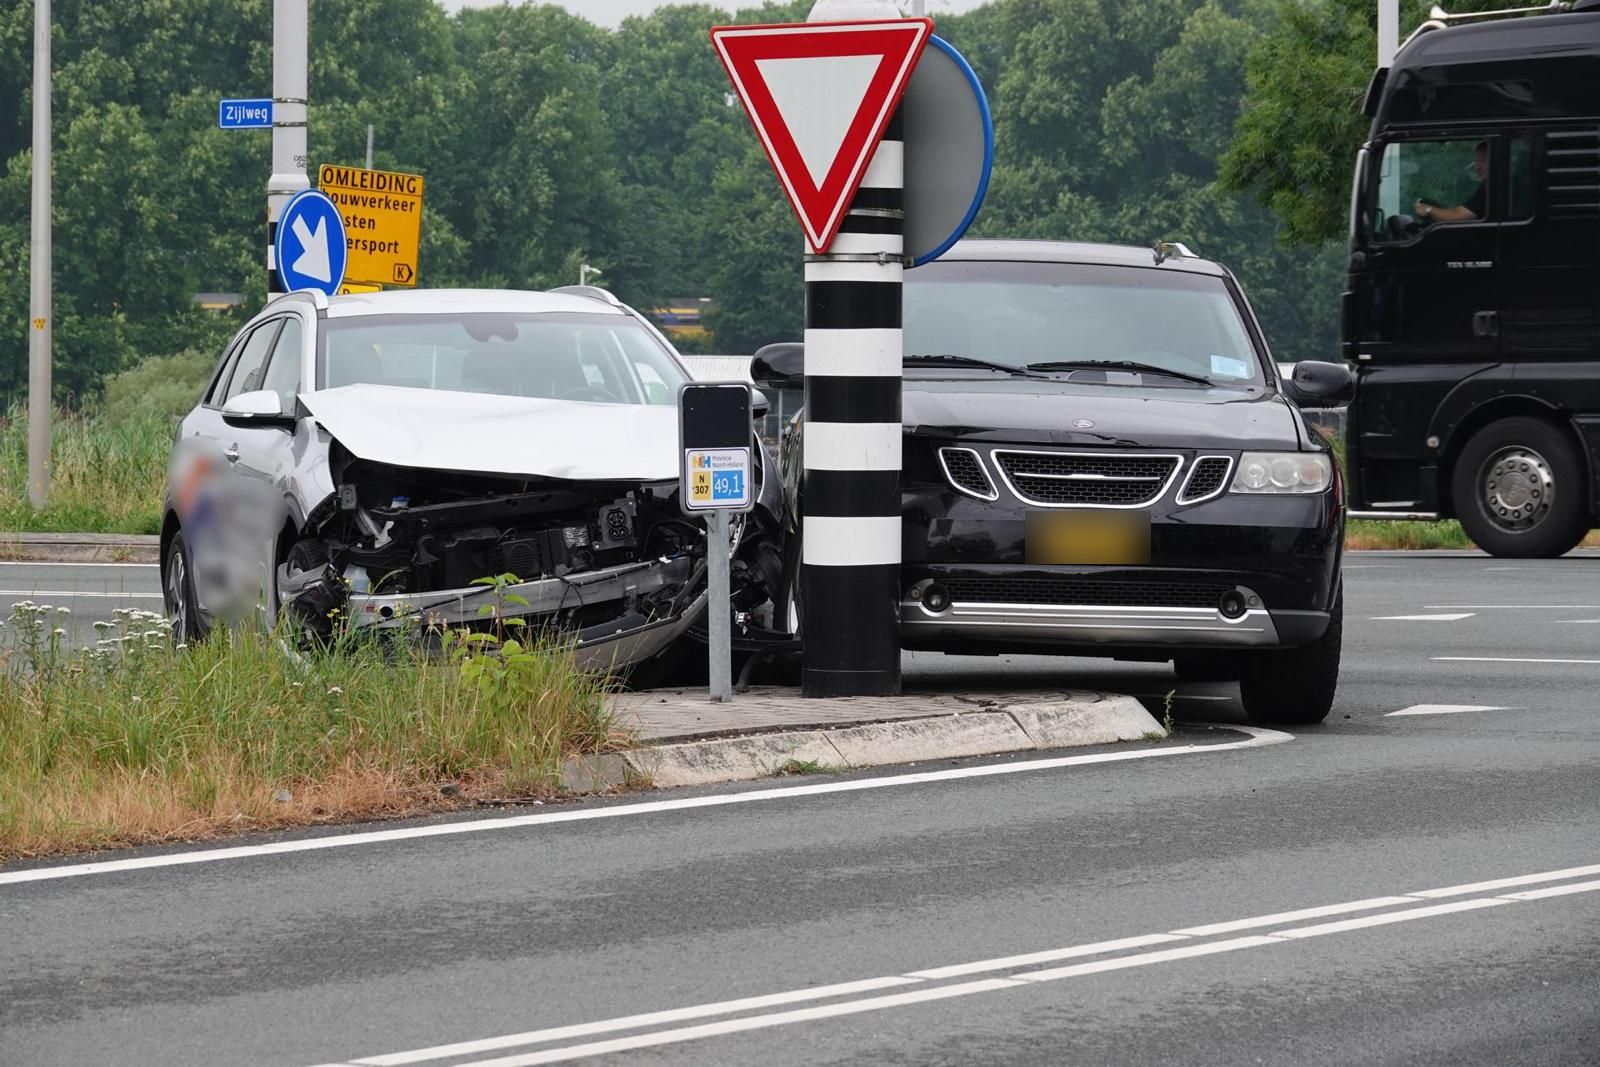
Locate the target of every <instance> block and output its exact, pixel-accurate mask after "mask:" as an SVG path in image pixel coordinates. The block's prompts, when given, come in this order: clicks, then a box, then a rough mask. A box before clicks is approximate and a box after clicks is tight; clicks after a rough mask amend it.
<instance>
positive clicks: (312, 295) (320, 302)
mask: <svg viewBox="0 0 1600 1067" xmlns="http://www.w3.org/2000/svg"><path fill="white" fill-rule="evenodd" d="M296 297H301V298H304V299H306V300H309V301H311V306H312V307H314V308H316V309H317V310H318V311H327V310H328V294H327V293H324V292H323V291H322V290H321V289H296V290H295V291H294V292H292V293H279V294H278V295H277V296H274V297H272V298H271V299H269V300H268V301H267V304H266V306H271V305H273V304H276V303H277V302H278V301H280V300H291V299H294V298H296Z"/></svg>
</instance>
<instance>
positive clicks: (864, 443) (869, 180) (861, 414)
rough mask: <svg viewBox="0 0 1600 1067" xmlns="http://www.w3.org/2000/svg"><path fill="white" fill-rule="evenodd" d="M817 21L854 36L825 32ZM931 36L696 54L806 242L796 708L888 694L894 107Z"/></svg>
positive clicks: (828, 2)
mask: <svg viewBox="0 0 1600 1067" xmlns="http://www.w3.org/2000/svg"><path fill="white" fill-rule="evenodd" d="M830 13H837V14H838V15H840V16H843V17H846V18H849V19H853V20H857V21H849V22H831V21H824V20H826V19H828V18H829V16H830ZM932 31H933V23H932V22H930V21H928V20H927V19H902V18H900V17H899V12H898V10H896V8H895V5H894V4H893V3H891V2H889V0H818V3H817V4H816V6H815V7H814V8H813V9H812V12H811V21H809V22H807V23H804V24H797V25H781V26H726V27H719V28H717V29H714V30H712V31H711V39H712V42H713V43H714V44H715V46H716V48H717V51H718V53H719V55H720V56H721V58H722V62H723V66H724V67H725V68H726V69H727V72H728V77H729V80H730V81H732V83H733V88H734V91H735V93H737V94H738V96H739V98H740V99H741V100H742V101H743V102H744V106H745V110H746V111H747V112H748V113H749V116H750V121H751V125H752V126H754V127H755V130H756V134H757V136H758V137H759V138H760V139H761V142H762V145H763V146H764V147H765V148H766V150H767V156H768V158H769V159H770V160H771V162H772V167H773V170H774V171H776V172H777V175H778V178H779V180H780V181H781V182H782V183H783V187H784V190H785V191H786V192H787V193H788V195H789V200H790V203H791V204H792V205H793V207H794V209H795V214H796V216H797V217H798V218H799V219H800V223H801V228H802V229H803V230H804V232H805V236H806V246H807V247H806V256H805V286H806V298H805V299H806V311H805V323H806V332H805V343H806V348H805V355H806V358H805V411H806V423H805V435H804V439H803V441H804V445H803V453H802V460H801V466H802V475H801V478H802V496H803V508H804V513H803V527H802V535H801V577H800V603H801V606H802V609H803V610H804V613H805V616H806V625H805V645H804V649H803V651H802V671H801V694H802V695H803V696H808V697H843V696H880V695H893V694H896V693H898V692H899V691H900V616H899V602H900V464H901V457H900V448H901V445H900V439H901V432H902V430H901V420H900V378H901V356H902V353H901V333H900V295H901V280H902V276H903V273H904V270H905V264H906V259H905V256H906V249H905V237H904V226H905V210H904V188H905V144H904V135H903V127H902V123H901V119H900V115H899V111H898V108H899V104H900V98H901V96H902V94H903V93H904V92H905V89H906V86H907V84H908V83H909V82H910V80H911V75H912V72H913V71H914V70H915V69H916V67H917V61H918V60H919V59H920V58H921V56H922V51H923V48H924V46H925V45H926V44H927V42H928V38H929V37H930V36H931V34H932Z"/></svg>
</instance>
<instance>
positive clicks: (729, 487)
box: [678, 382, 755, 704]
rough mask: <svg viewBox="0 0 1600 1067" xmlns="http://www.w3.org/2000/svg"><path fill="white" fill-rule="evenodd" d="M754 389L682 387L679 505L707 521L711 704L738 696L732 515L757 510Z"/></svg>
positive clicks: (707, 385)
mask: <svg viewBox="0 0 1600 1067" xmlns="http://www.w3.org/2000/svg"><path fill="white" fill-rule="evenodd" d="M750 409H751V402H750V387H749V386H748V385H745V384H744V383H742V382H687V383H685V384H684V385H683V386H681V387H680V388H679V389H678V443H679V448H678V455H679V457H680V459H679V468H678V506H679V507H680V508H681V509H682V510H683V512H684V513H685V514H686V515H704V516H705V519H706V620H707V625H706V630H707V642H706V649H707V655H708V657H709V663H710V670H711V699H712V701H714V702H716V703H724V704H725V703H727V702H728V701H730V700H732V699H733V651H732V645H733V632H732V627H731V625H730V615H731V613H732V590H731V579H730V576H729V570H730V567H731V564H732V555H733V549H734V547H735V546H734V545H733V544H732V543H731V539H730V537H729V526H730V524H729V521H728V517H729V515H730V514H731V513H733V512H746V511H749V510H750V509H751V508H753V507H755V490H754V480H755V479H754V474H755V471H754V466H753V463H754V457H753V454H752V453H751V450H750V435H751V428H750V417H751V410H750Z"/></svg>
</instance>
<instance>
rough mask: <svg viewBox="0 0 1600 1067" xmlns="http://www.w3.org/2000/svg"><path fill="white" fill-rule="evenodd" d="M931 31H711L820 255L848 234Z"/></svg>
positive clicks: (878, 26) (809, 27)
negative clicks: (854, 206)
mask: <svg viewBox="0 0 1600 1067" xmlns="http://www.w3.org/2000/svg"><path fill="white" fill-rule="evenodd" d="M932 32H933V22H932V21H931V20H930V19H883V20H879V21H874V22H808V23H795V24H790V25H779V26H719V27H717V28H716V29H714V30H712V31H711V41H712V43H713V44H715V45H716V48H717V54H718V55H720V56H721V57H722V65H723V66H724V67H726V68H727V70H728V77H729V78H730V79H731V80H732V81H733V88H734V91H735V92H737V93H738V94H739V99H740V100H742V101H743V102H744V109H745V111H746V113H748V114H749V116H750V123H751V125H753V126H754V127H755V128H756V135H757V136H758V137H760V138H761V143H762V145H763V146H764V147H765V148H766V150H767V158H768V159H770V160H771V161H772V169H773V170H775V171H777V172H778V178H779V180H780V181H782V182H783V188H784V190H785V191H786V192H788V194H789V202H790V203H791V204H793V205H794V212H795V214H796V215H798V216H799V217H800V225H801V226H802V227H804V228H805V232H806V240H807V241H809V242H810V244H811V247H812V248H813V249H814V250H815V251H817V252H825V251H827V248H828V245H830V244H832V243H833V237H834V234H836V233H838V232H839V224H840V223H841V222H842V221H843V220H844V212H845V208H846V207H847V206H848V205H849V203H850V198H851V197H852V196H854V195H855V192H856V187H857V186H859V185H860V184H861V179H862V176H863V175H865V174H866V171H867V165H868V164H869V163H871V162H872V155H873V153H874V152H876V151H877V148H878V141H879V140H880V139H881V138H882V137H883V131H884V129H885V127H887V126H888V125H889V119H890V118H891V117H893V115H894V109H895V105H896V104H898V103H899V102H900V94H901V93H903V92H905V88H906V85H907V83H908V82H910V80H911V72H912V71H913V70H915V69H916V66H917V59H918V58H919V57H920V56H921V55H922V48H923V46H924V45H925V44H927V43H928V37H929V35H930V34H931V33H932Z"/></svg>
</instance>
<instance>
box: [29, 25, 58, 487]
mask: <svg viewBox="0 0 1600 1067" xmlns="http://www.w3.org/2000/svg"><path fill="white" fill-rule="evenodd" d="M50 229H51V226H50V0H34V3H33V219H32V232H31V234H30V239H31V242H32V244H31V247H30V249H29V257H28V258H29V270H30V278H29V282H30V284H29V295H28V319H29V321H28V499H29V500H30V501H32V503H33V506H34V507H35V508H43V507H44V506H45V505H46V504H47V503H49V501H50V416H51V414H52V411H51V400H50V336H51V334H52V332H53V327H54V325H55V324H54V323H52V322H51V321H50V316H51V307H50V303H51V300H50V297H51V286H50V280H51V276H50V252H51V248H50V237H51V233H50Z"/></svg>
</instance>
